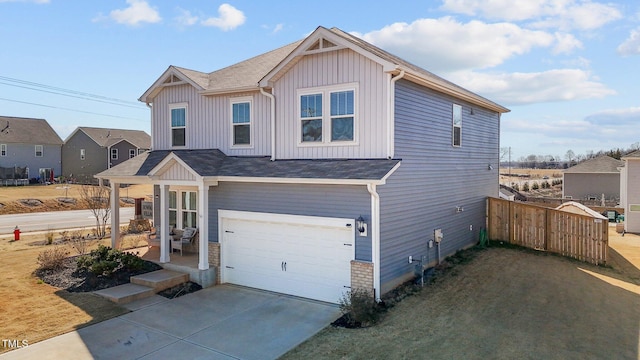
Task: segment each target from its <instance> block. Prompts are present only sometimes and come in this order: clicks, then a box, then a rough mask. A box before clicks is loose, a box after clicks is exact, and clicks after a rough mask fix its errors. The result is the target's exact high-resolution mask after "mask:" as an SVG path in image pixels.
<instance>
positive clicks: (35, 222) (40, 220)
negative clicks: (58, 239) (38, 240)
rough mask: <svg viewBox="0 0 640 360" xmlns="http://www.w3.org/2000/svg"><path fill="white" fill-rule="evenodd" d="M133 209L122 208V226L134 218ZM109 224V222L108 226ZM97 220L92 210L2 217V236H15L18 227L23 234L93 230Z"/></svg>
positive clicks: (0, 228)
mask: <svg viewBox="0 0 640 360" xmlns="http://www.w3.org/2000/svg"><path fill="white" fill-rule="evenodd" d="M134 211H135V209H134V208H133V207H123V208H120V224H128V223H129V219H132V218H133V215H134ZM108 223H109V222H107V224H108ZM95 225H96V218H95V217H94V216H93V214H92V213H91V210H71V211H51V212H42V213H28V214H14V215H0V235H7V234H13V230H14V229H15V227H16V226H18V227H19V228H20V231H21V232H31V231H47V230H58V229H77V228H87V229H89V228H91V227H94V226H95Z"/></svg>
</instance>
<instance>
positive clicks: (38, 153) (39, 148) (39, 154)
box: [35, 145, 44, 157]
mask: <svg viewBox="0 0 640 360" xmlns="http://www.w3.org/2000/svg"><path fill="white" fill-rule="evenodd" d="M35 150H36V157H42V155H43V154H44V150H43V148H42V145H36V148H35Z"/></svg>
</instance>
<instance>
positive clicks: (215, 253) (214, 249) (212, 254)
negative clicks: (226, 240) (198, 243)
mask: <svg viewBox="0 0 640 360" xmlns="http://www.w3.org/2000/svg"><path fill="white" fill-rule="evenodd" d="M209 267H212V268H214V269H216V285H217V284H220V243H217V242H209Z"/></svg>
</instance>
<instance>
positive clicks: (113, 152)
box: [111, 148, 118, 160]
mask: <svg viewBox="0 0 640 360" xmlns="http://www.w3.org/2000/svg"><path fill="white" fill-rule="evenodd" d="M111 160H118V149H115V148H111Z"/></svg>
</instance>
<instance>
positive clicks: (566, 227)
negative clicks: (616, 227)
mask: <svg viewBox="0 0 640 360" xmlns="http://www.w3.org/2000/svg"><path fill="white" fill-rule="evenodd" d="M487 214H488V217H489V219H488V233H489V234H488V235H489V239H490V240H498V241H504V242H508V243H510V244H514V245H520V246H524V247H528V248H531V249H536V250H544V251H549V252H552V253H556V254H560V255H562V256H567V257H571V258H574V259H578V260H580V261H585V262H590V263H593V264H597V265H598V264H605V263H606V262H607V256H608V247H609V223H608V222H607V221H606V220H602V219H594V218H593V217H591V216H587V215H580V214H573V213H570V212H566V211H560V210H554V209H548V208H544V207H540V206H535V205H527V204H523V203H518V202H513V201H508V200H503V199H496V198H491V197H490V198H488V201H487Z"/></svg>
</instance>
